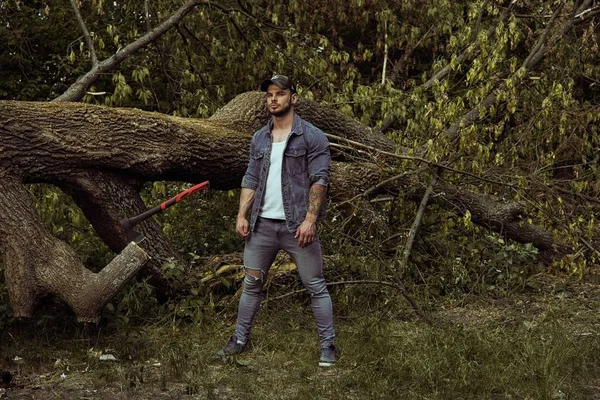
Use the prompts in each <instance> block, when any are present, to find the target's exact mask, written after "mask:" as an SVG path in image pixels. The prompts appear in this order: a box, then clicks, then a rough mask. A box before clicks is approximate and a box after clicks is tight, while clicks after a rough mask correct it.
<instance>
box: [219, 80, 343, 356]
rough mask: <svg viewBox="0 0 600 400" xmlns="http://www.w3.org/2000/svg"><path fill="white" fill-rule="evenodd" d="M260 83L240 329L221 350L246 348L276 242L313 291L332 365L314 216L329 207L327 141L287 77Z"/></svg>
mask: <svg viewBox="0 0 600 400" xmlns="http://www.w3.org/2000/svg"><path fill="white" fill-rule="evenodd" d="M260 90H261V91H263V92H266V101H267V109H268V110H269V113H270V114H271V116H272V118H271V120H270V121H269V123H268V124H267V125H266V126H264V127H263V128H262V129H260V130H259V131H257V132H256V133H255V134H254V136H253V137H252V140H251V142H250V161H249V163H248V168H247V170H246V174H245V175H244V178H243V179H242V193H241V195H240V206H239V211H238V216H237V222H236V230H237V233H238V234H239V235H240V236H241V237H243V238H245V241H246V244H245V248H244V270H245V272H246V275H245V277H244V289H243V292H242V296H241V298H240V303H239V308H238V315H237V324H236V328H235V333H234V334H233V336H231V338H230V339H229V342H228V343H227V345H226V346H225V347H224V348H223V349H221V350H220V351H219V352H218V353H217V355H218V356H219V357H226V356H231V355H234V354H239V353H241V352H242V351H243V350H245V345H246V343H247V342H248V335H249V333H250V329H251V327H252V321H253V319H254V316H255V314H256V312H257V311H258V309H259V307H260V301H261V291H262V287H263V284H264V281H265V277H266V276H267V273H268V272H269V268H270V267H271V264H272V263H273V261H274V260H275V257H276V255H277V253H278V252H279V250H285V251H286V252H288V253H289V255H290V256H291V258H292V260H293V261H294V263H295V264H296V266H297V267H298V272H299V274H300V278H301V279H302V283H303V284H304V287H305V288H306V289H307V290H308V291H309V293H310V295H311V303H312V309H313V314H314V316H315V320H316V322H317V328H318V332H319V336H320V339H321V358H320V360H319V366H322V367H329V366H333V365H334V364H335V362H336V350H335V347H334V345H333V340H334V337H335V332H334V329H333V311H332V305H331V298H330V297H329V292H328V291H327V287H326V286H325V279H324V277H323V268H322V266H323V259H322V256H321V244H320V243H319V239H318V238H317V233H316V231H317V221H318V220H320V219H322V218H323V217H324V215H325V208H326V199H325V197H326V193H327V187H328V185H329V173H330V162H331V158H330V153H329V141H328V140H327V138H326V137H325V134H324V133H323V132H322V131H321V130H320V129H318V128H316V127H314V126H313V125H311V124H310V123H308V122H306V121H304V120H302V119H301V118H300V117H299V116H298V115H297V114H296V113H295V112H294V105H295V104H296V101H297V99H298V96H297V93H296V86H295V85H294V83H293V82H292V81H291V80H290V79H289V78H288V77H286V76H283V75H275V76H273V77H272V78H271V79H267V80H265V81H263V82H262V84H261V85H260ZM250 210H251V211H252V212H251V218H250V221H248V219H247V214H248V212H249V211H250Z"/></svg>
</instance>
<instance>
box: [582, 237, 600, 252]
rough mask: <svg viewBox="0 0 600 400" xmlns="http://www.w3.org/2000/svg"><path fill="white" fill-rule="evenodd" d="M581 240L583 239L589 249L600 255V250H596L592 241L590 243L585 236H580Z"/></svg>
mask: <svg viewBox="0 0 600 400" xmlns="http://www.w3.org/2000/svg"><path fill="white" fill-rule="evenodd" d="M579 240H581V241H582V242H583V244H585V245H586V246H587V248H588V249H590V250H591V251H593V252H594V253H596V254H598V255H599V256H600V251H598V250H596V249H595V248H594V246H592V245H591V244H590V243H588V241H587V240H585V239H584V238H579Z"/></svg>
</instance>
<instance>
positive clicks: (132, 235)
mask: <svg viewBox="0 0 600 400" xmlns="http://www.w3.org/2000/svg"><path fill="white" fill-rule="evenodd" d="M209 186H210V184H209V182H208V181H204V182H202V183H199V184H197V185H195V186H192V187H191V188H189V189H186V190H184V191H183V192H181V193H179V194H178V195H177V196H174V197H172V198H170V199H169V200H167V201H165V202H163V203H162V204H160V205H158V206H156V207H152V208H151V209H149V210H147V211H144V212H143V213H141V214H140V215H136V216H135V217H131V218H123V219H122V220H121V221H120V224H121V227H122V228H123V230H124V231H125V234H126V235H127V241H128V242H129V241H131V240H135V239H136V238H138V237H139V236H141V235H140V234H138V233H137V232H134V231H133V227H134V226H136V225H137V224H139V223H140V222H142V221H143V220H145V219H147V218H149V217H151V216H153V215H154V214H158V213H159V212H161V211H164V210H166V209H167V208H169V207H171V206H172V205H174V204H177V203H179V202H180V201H181V200H184V199H187V198H188V197H190V196H191V195H192V194H194V193H196V192H198V191H200V190H208V189H209ZM142 237H143V236H142Z"/></svg>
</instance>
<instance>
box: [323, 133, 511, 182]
mask: <svg viewBox="0 0 600 400" xmlns="http://www.w3.org/2000/svg"><path fill="white" fill-rule="evenodd" d="M325 136H327V137H328V138H329V139H335V140H341V141H345V142H347V143H349V144H351V145H352V146H354V147H350V146H344V145H341V144H339V143H331V142H330V143H329V144H330V145H331V147H336V148H340V149H347V150H353V151H356V152H359V153H367V154H368V152H366V151H362V150H360V149H357V148H355V147H361V148H364V149H368V150H371V151H373V152H376V153H379V154H383V155H386V156H390V157H395V158H398V159H401V160H411V161H418V162H422V163H425V164H427V165H431V166H433V167H437V168H442V169H445V170H447V171H451V172H454V173H457V174H460V175H465V176H470V177H471V178H474V179H477V180H480V181H483V182H487V183H492V184H496V185H501V186H506V187H510V188H514V189H518V186H516V185H512V184H510V183H505V182H499V181H495V180H493V179H488V178H484V177H482V176H478V175H475V174H472V173H470V172H466V171H460V170H458V169H454V168H452V167H449V166H448V165H444V164H438V163H435V162H433V161H429V160H426V159H424V158H421V157H415V156H405V155H402V154H396V153H390V152H389V151H384V150H380V149H378V148H376V147H372V146H368V145H366V144H362V143H360V142H355V141H354V140H350V139H346V138H343V137H341V136H336V135H332V134H330V133H326V134H325ZM515 180H516V178H515Z"/></svg>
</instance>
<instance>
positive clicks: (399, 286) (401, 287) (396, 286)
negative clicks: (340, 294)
mask: <svg viewBox="0 0 600 400" xmlns="http://www.w3.org/2000/svg"><path fill="white" fill-rule="evenodd" d="M359 284H371V285H383V286H389V287H391V288H394V289H397V290H398V291H399V292H400V293H401V294H402V296H404V298H405V299H406V300H408V302H409V303H410V305H411V306H412V307H413V309H414V310H415V312H416V313H417V314H418V315H419V316H420V317H421V318H423V320H424V321H425V322H427V324H429V325H432V326H433V322H432V321H431V319H430V318H429V317H428V316H427V314H425V313H424V312H423V310H421V308H420V307H419V305H418V304H417V303H416V302H415V300H414V299H413V298H412V297H411V296H410V295H409V294H408V292H407V291H406V288H405V287H404V285H403V284H402V283H394V282H386V281H376V280H368V279H365V280H354V281H338V282H329V283H326V285H327V286H338V285H359ZM306 291H307V290H306V289H305V288H302V289H298V290H293V291H291V292H289V293H285V294H282V295H280V296H275V297H269V298H266V299H265V300H264V302H265V303H268V302H269V301H274V300H280V299H283V298H286V297H289V296H293V295H295V294H298V293H304V292H306Z"/></svg>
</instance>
